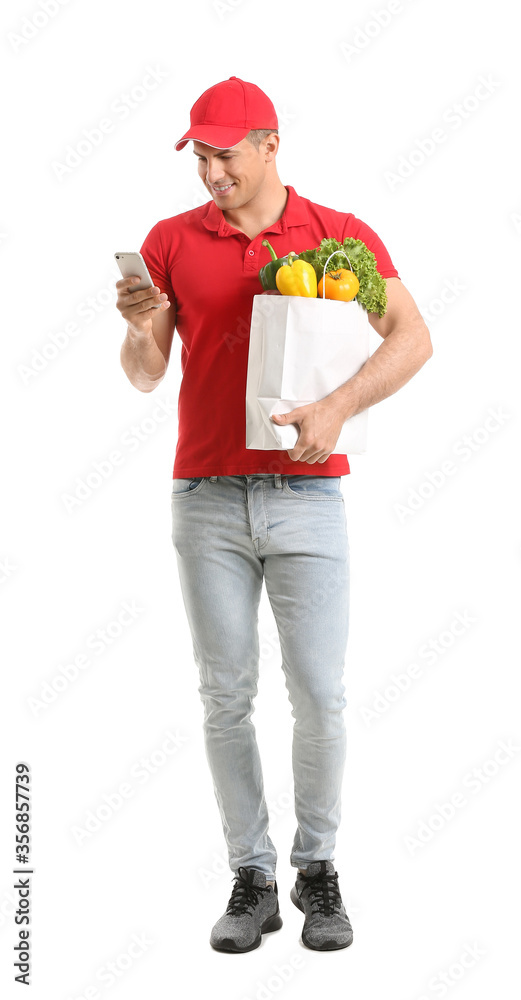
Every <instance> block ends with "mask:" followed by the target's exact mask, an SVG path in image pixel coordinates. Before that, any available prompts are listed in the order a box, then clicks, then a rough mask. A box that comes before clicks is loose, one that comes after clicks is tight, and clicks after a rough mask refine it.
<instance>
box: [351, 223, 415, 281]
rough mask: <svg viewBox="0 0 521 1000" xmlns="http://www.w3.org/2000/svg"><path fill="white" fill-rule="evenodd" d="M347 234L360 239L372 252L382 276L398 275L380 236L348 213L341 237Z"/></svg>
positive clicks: (391, 276) (396, 276) (393, 276)
mask: <svg viewBox="0 0 521 1000" xmlns="http://www.w3.org/2000/svg"><path fill="white" fill-rule="evenodd" d="M347 236H352V237H353V238H354V239H355V240H362V242H363V243H365V245H366V247H368V249H369V250H371V252H372V253H374V255H375V258H376V267H377V270H378V271H379V273H380V274H381V276H382V278H399V277H400V275H399V274H398V271H397V270H396V268H395V266H394V264H393V262H392V260H391V256H390V254H389V251H388V250H387V247H386V246H384V244H383V243H382V240H381V239H380V237H379V236H378V235H377V233H375V231H374V229H371V227H370V226H368V225H366V223H365V222H362V220H361V219H357V218H356V216H354V215H350V216H349V218H348V219H347V220H346V224H345V226H344V233H343V236H342V239H343V240H345V239H346V237H347ZM400 280H401V279H400Z"/></svg>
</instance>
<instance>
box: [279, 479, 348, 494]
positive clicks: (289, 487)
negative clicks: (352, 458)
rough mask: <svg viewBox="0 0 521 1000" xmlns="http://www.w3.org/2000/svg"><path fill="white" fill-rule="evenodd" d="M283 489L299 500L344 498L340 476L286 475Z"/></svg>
mask: <svg viewBox="0 0 521 1000" xmlns="http://www.w3.org/2000/svg"><path fill="white" fill-rule="evenodd" d="M283 489H284V491H285V492H286V493H288V494H289V495H290V496H292V497H298V498H299V500H343V499H344V497H343V494H342V490H341V489H340V476H284V478H283Z"/></svg>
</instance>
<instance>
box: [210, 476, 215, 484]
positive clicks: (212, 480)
mask: <svg viewBox="0 0 521 1000" xmlns="http://www.w3.org/2000/svg"><path fill="white" fill-rule="evenodd" d="M209 479H210V482H211V483H216V482H217V476H209Z"/></svg>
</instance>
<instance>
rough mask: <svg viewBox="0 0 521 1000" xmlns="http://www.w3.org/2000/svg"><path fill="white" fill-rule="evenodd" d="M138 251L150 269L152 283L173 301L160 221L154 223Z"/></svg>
mask: <svg viewBox="0 0 521 1000" xmlns="http://www.w3.org/2000/svg"><path fill="white" fill-rule="evenodd" d="M140 253H141V255H142V256H143V259H144V261H145V264H146V266H147V267H148V270H149V271H150V277H151V278H152V281H153V282H154V284H155V285H157V286H158V288H160V289H161V291H162V292H166V294H167V295H168V298H169V300H170V301H171V302H174V301H175V296H174V290H173V288H172V282H171V278H170V274H169V272H168V269H167V266H166V263H165V256H164V252H163V243H162V240H161V223H159V222H157V223H156V225H155V226H153V228H152V229H151V230H150V232H149V234H148V236H146V238H145V240H144V242H143V245H142V246H141V248H140Z"/></svg>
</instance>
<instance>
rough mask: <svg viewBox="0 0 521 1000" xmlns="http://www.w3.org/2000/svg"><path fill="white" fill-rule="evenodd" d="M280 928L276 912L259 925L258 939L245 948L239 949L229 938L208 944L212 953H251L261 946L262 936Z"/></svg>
mask: <svg viewBox="0 0 521 1000" xmlns="http://www.w3.org/2000/svg"><path fill="white" fill-rule="evenodd" d="M281 927H282V917H281V915H280V911H279V910H277V912H276V913H274V914H273V916H271V917H268V918H267V920H265V921H264V923H263V924H262V925H261V929H260V933H259V936H258V938H256V939H255V941H254V942H253V944H249V945H247V947H246V948H239V947H238V946H237V944H236V943H235V941H232V939H231V938H224V940H223V941H221V943H220V944H212V942H211V941H210V944H211V945H212V948H213V949H214V951H228V952H241V953H242V952H245V951H253V950H254V948H258V947H259V945H260V944H261V941H262V935H263V934H269V933H270V931H279V930H280V928H281Z"/></svg>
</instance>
